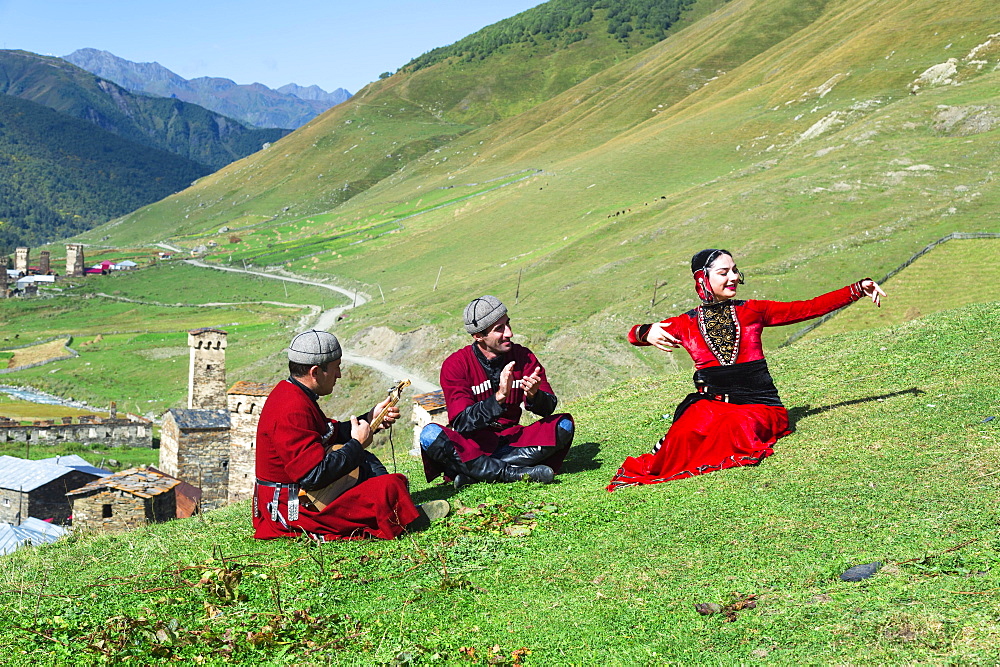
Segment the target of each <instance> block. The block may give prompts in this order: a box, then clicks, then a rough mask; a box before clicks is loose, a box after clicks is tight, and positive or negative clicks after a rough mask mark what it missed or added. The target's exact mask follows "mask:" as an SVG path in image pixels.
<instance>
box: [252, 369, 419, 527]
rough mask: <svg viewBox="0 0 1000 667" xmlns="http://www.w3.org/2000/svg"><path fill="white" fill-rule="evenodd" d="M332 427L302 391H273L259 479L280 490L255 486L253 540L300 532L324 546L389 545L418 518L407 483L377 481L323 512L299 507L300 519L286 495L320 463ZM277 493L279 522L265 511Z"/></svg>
mask: <svg viewBox="0 0 1000 667" xmlns="http://www.w3.org/2000/svg"><path fill="white" fill-rule="evenodd" d="M331 424H336V422H334V421H333V420H331V419H327V417H326V416H325V415H324V414H323V411H322V410H320V409H319V406H318V405H317V404H316V401H314V400H312V399H311V398H310V397H309V396H307V395H306V393H305V392H304V391H302V389H300V388H299V387H296V386H295V385H294V384H292V383H291V382H288V381H287V380H283V381H282V382H279V383H278V385H277V386H275V388H274V389H272V390H271V393H270V395H269V396H268V397H267V401H265V403H264V408H263V409H262V410H261V413H260V422H259V423H258V425H257V463H256V466H257V479H258V480H260V481H264V482H271V483H277V484H280V485H282V486H281V487H272V486H262V485H260V484H258V485H256V487H255V489H254V510H253V525H254V529H255V531H254V537H256V538H258V539H271V538H275V537H294V536H297V535H301V534H302V533H303V532H306V533H309V534H311V535H313V536H317V537H322V538H324V539H327V540H337V539H357V538H361V537H368V536H372V537H381V538H384V539H392V538H394V537H397V536H399V534H400V533H402V532H403V527H404V526H406V525H407V524H409V523H410V522H411V521H413V520H414V519H416V518H417V516H418V512H417V509H416V507H415V506H414V504H413V501H412V500H411V499H410V494H409V491H408V490H407V481H406V477H404V476H403V475H380V476H378V477H373V478H371V479H368V480H366V481H364V482H361V483H360V484H358V485H357V486H355V487H353V488H351V489H349V490H347V491H345V492H344V493H343V494H341V495H340V496H339V497H338V498H337V499H336V500H335V501H333V502H332V503H330V504H329V505H327V507H326V509H324V510H322V511H315V510H310V509H307V508H306V507H305V506H303V505H299V509H298V517H297V518H296V517H294V514H295V511H294V507H293V508H292V512H291V516H290V515H289V509H290V508H289V503H288V500H289V493H290V492H295V491H296V489H294V488H289V487H288V486H286V485H296V484H297V483H298V481H299V480H300V479H302V478H303V477H304V476H305V475H306V474H307V473H308V472H309V471H310V470H312V469H313V468H315V467H316V466H317V465H319V463H320V461H322V460H323V456H324V454H325V449H324V448H323V445H322V444H321V442H320V439H321V438H322V436H323V435H324V434H325V433H326V432H327V431H328V430H329V427H330V425H331ZM275 490H277V493H278V505H277V510H278V511H277V518H272V516H273V514H272V513H271V511H270V510H269V508H268V504H269V503H271V502H272V501H273V500H274V497H275Z"/></svg>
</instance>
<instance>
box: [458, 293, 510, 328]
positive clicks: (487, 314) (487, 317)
mask: <svg viewBox="0 0 1000 667" xmlns="http://www.w3.org/2000/svg"><path fill="white" fill-rule="evenodd" d="M506 314H507V306H505V305H503V302H501V301H500V299H498V298H496V297H495V296H492V295H490V294H484V295H483V296H481V297H479V298H478V299H473V300H472V301H471V302H470V303H469V305H468V306H466V307H465V313H464V314H463V315H462V319H463V320H464V321H465V330H466V331H468V332H469V333H470V334H474V333H479V332H481V331H485V330H486V329H489V328H490V327H491V326H493V325H494V324H496V322H497V320H499V319H500V318H501V317H503V316H504V315H506Z"/></svg>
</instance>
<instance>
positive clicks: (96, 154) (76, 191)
mask: <svg viewBox="0 0 1000 667" xmlns="http://www.w3.org/2000/svg"><path fill="white" fill-rule="evenodd" d="M209 171H210V170H209V169H208V168H207V167H205V166H203V165H200V164H198V163H196V162H193V161H191V160H188V159H185V158H182V157H179V156H177V155H174V154H172V153H167V152H165V151H161V150H158V149H155V148H150V147H149V146H144V145H142V144H137V143H135V142H132V141H129V140H127V139H123V138H122V137H119V136H117V135H115V134H112V133H111V132H107V131H105V130H102V129H100V128H99V127H96V126H95V125H93V124H91V123H88V122H86V121H83V120H77V119H75V118H70V117H67V116H64V115H62V114H59V113H56V112H55V111H52V110H51V109H49V108H48V107H45V106H42V105H40V104H36V103H34V102H29V101H27V100H22V99H18V98H16V97H10V96H7V95H0V255H2V254H6V253H9V252H11V251H12V250H13V249H14V247H16V246H18V245H29V246H37V245H39V244H42V243H46V242H48V241H52V240H56V239H62V238H66V237H68V236H72V235H74V234H78V233H80V232H81V231H84V230H86V229H90V228H91V227H93V226H94V225H96V224H99V223H102V222H105V221H107V220H109V219H111V218H114V217H116V216H119V215H122V214H123V213H127V212H128V211H131V210H134V209H135V208H138V207H140V206H143V205H145V204H148V203H149V202H152V201H156V200H159V199H162V198H163V197H166V196H167V195H170V194H173V193H174V192H177V191H178V190H182V189H184V188H185V187H187V186H188V185H190V184H191V182H192V181H194V180H195V179H197V178H199V177H201V176H204V175H205V174H207V173H209Z"/></svg>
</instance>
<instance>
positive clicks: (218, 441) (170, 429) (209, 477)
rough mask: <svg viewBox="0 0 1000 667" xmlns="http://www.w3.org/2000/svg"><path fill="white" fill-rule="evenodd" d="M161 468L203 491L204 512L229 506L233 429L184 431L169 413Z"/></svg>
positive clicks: (162, 431) (163, 430)
mask: <svg viewBox="0 0 1000 667" xmlns="http://www.w3.org/2000/svg"><path fill="white" fill-rule="evenodd" d="M157 467H158V468H159V469H160V470H161V471H163V472H165V473H166V474H168V475H170V476H171V477H176V478H177V479H181V480H184V481H185V482H187V483H188V484H192V485H194V486H197V487H198V488H200V489H201V493H202V495H201V506H202V509H205V510H210V509H215V508H217V507H221V506H223V505H225V504H226V499H227V497H228V493H229V492H228V489H229V429H228V428H213V429H187V428H184V429H182V428H180V427H178V425H177V423H176V422H175V420H174V417H173V413H172V412H169V411H168V412H167V414H166V415H165V416H164V418H163V424H162V425H161V427H160V465H159V466H157Z"/></svg>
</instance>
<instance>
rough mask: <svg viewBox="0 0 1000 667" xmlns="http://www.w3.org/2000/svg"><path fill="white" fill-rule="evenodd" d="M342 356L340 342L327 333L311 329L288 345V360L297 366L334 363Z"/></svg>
mask: <svg viewBox="0 0 1000 667" xmlns="http://www.w3.org/2000/svg"><path fill="white" fill-rule="evenodd" d="M342 354H343V352H341V350H340V341H338V340H337V337H336V336H334V335H333V334H332V333H330V332H328V331H317V330H316V329H311V330H309V331H305V332H303V333H300V334H299V335H297V336H296V337H295V338H293V339H292V342H291V343H289V344H288V360H289V361H294V362H295V363H297V364H308V365H310V366H322V365H323V364H325V363H326V362H328V361H336V360H337V359H340V356H341V355H342Z"/></svg>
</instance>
